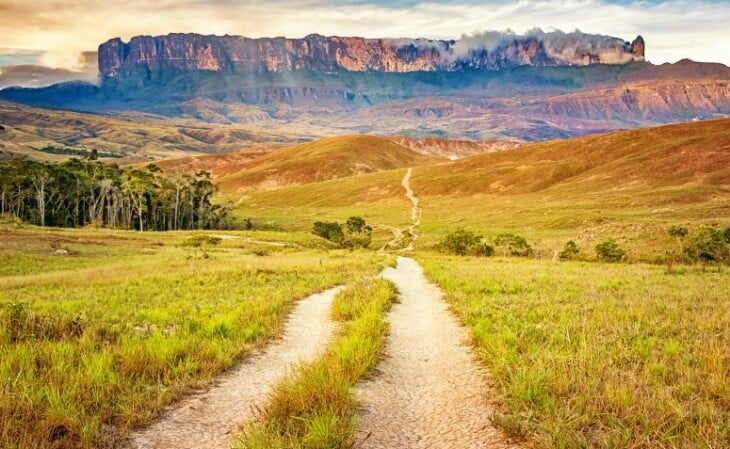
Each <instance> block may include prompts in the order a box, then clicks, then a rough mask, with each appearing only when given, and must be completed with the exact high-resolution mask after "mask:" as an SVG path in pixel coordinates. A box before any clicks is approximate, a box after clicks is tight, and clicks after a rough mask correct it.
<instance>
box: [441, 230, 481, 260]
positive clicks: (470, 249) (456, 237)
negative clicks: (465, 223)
mask: <svg viewBox="0 0 730 449" xmlns="http://www.w3.org/2000/svg"><path fill="white" fill-rule="evenodd" d="M438 248H439V250H440V251H442V252H445V253H451V254H456V255H459V256H467V255H468V256H484V257H489V256H492V255H493V254H494V248H493V247H491V246H490V245H488V244H487V243H486V242H485V241H484V239H483V238H482V237H481V236H479V235H476V234H474V233H473V232H471V231H467V230H466V229H462V228H459V229H456V230H455V231H453V232H451V233H450V234H449V235H447V236H446V237H444V239H443V240H441V242H440V243H439V245H438Z"/></svg>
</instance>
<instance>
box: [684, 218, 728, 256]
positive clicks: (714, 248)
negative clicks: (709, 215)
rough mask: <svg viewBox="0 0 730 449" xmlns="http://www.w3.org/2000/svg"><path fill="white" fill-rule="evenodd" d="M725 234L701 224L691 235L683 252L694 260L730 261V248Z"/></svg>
mask: <svg viewBox="0 0 730 449" xmlns="http://www.w3.org/2000/svg"><path fill="white" fill-rule="evenodd" d="M725 234H726V233H725V232H724V231H721V230H719V229H715V228H713V227H711V226H703V227H701V228H699V229H697V231H696V232H695V233H694V234H693V235H692V238H691V239H690V241H689V242H688V244H687V248H685V249H684V252H685V254H686V255H687V257H688V258H689V259H690V260H693V261H695V262H704V263H709V262H717V263H730V250H729V249H728V243H727V240H726V238H725V237H726V236H725Z"/></svg>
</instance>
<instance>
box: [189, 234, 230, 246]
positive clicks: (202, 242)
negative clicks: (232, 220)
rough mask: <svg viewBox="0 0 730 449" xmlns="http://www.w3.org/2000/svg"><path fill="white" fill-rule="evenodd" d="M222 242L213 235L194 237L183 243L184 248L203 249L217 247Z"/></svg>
mask: <svg viewBox="0 0 730 449" xmlns="http://www.w3.org/2000/svg"><path fill="white" fill-rule="evenodd" d="M220 242H221V238H220V237H215V236H212V235H194V236H192V237H188V238H186V239H185V241H183V243H182V246H187V247H192V248H201V247H203V246H216V245H217V244H219V243H220Z"/></svg>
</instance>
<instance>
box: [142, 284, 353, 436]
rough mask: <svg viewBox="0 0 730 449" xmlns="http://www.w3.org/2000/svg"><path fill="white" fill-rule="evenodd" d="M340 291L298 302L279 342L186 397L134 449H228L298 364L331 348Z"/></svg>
mask: <svg viewBox="0 0 730 449" xmlns="http://www.w3.org/2000/svg"><path fill="white" fill-rule="evenodd" d="M337 291H339V288H333V289H330V290H327V291H325V292H322V293H319V294H315V295H312V296H309V297H308V298H306V299H303V300H301V301H299V302H298V303H297V305H296V306H295V308H294V310H293V311H292V313H291V315H290V317H289V320H288V322H287V326H286V331H285V332H284V336H283V338H282V339H281V340H278V341H276V342H273V343H272V344H271V345H269V346H268V347H267V348H265V349H264V350H263V351H262V352H261V353H260V354H256V355H252V356H251V357H249V358H247V359H246V360H245V361H244V363H242V364H241V365H240V366H239V367H238V368H235V369H234V370H233V371H231V372H230V373H227V374H224V375H223V376H221V378H220V379H219V380H218V381H217V382H216V383H215V385H214V386H213V387H211V388H210V389H209V390H208V391H206V392H203V393H201V394H195V395H192V396H190V397H187V398H185V399H183V400H182V401H180V402H179V403H177V404H175V406H174V407H173V408H171V409H170V410H168V411H166V412H165V413H164V415H163V416H162V418H161V419H160V420H158V421H157V422H155V423H153V424H152V425H151V426H150V427H148V428H146V429H144V430H142V431H140V432H138V433H136V434H133V435H132V436H131V439H130V446H131V447H132V448H140V449H141V448H144V449H152V448H159V449H163V448H164V449H183V448H186V449H187V448H190V449H193V448H195V449H209V448H225V449H228V448H230V441H229V433H230V432H231V431H232V430H235V429H236V428H238V427H239V425H240V424H242V423H243V422H245V421H247V420H249V419H251V418H252V417H253V414H254V410H255V407H257V406H261V405H262V403H263V402H264V401H265V399H266V395H267V393H268V392H269V391H270V389H271V388H272V387H273V386H274V385H275V384H276V383H277V382H278V381H279V380H281V378H282V377H283V376H284V375H286V374H287V373H288V372H289V369H290V367H291V366H292V365H293V364H294V363H296V362H298V361H309V360H313V359H314V358H315V357H316V355H317V354H318V353H319V352H320V351H321V350H322V349H323V348H325V347H326V346H327V341H328V340H329V339H330V337H331V336H332V333H333V331H334V324H333V323H332V322H331V321H330V319H329V311H330V305H331V304H332V299H333V298H334V296H335V294H336V293H337Z"/></svg>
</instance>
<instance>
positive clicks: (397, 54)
mask: <svg viewBox="0 0 730 449" xmlns="http://www.w3.org/2000/svg"><path fill="white" fill-rule="evenodd" d="M643 60H644V40H643V39H642V38H641V36H639V37H637V38H636V39H635V40H634V41H633V42H631V43H629V42H625V41H624V40H622V39H619V38H615V37H609V36H600V35H593V34H584V33H579V32H575V33H567V34H566V33H562V32H552V33H542V32H539V33H533V34H528V35H525V36H519V35H514V34H504V33H485V34H484V35H481V36H469V37H466V36H465V37H463V38H462V39H460V40H448V41H445V40H430V39H365V38H361V37H339V36H329V37H328V36H321V35H319V34H310V35H309V36H306V37H305V38H303V39H286V38H283V37H277V38H261V39H250V38H247V37H243V36H202V35H199V34H179V33H178V34H168V35H166V36H156V37H152V36H137V37H134V38H132V39H131V40H130V41H129V43H125V42H123V41H122V40H121V39H119V38H116V39H112V40H110V41H108V42H106V43H104V44H102V45H101V46H100V47H99V71H100V73H101V75H102V77H104V78H114V77H120V76H122V77H124V76H136V75H139V74H140V73H147V74H152V73H156V72H161V71H166V70H208V71H227V72H288V71H312V72H318V73H325V74H327V73H334V72H338V71H343V70H344V71H349V72H367V71H374V72H398V73H402V72H419V71H422V72H434V71H459V70H465V69H487V70H499V69H503V68H507V67H516V66H522V65H530V66H562V65H579V66H583V65H590V64H625V63H628V62H633V61H643Z"/></svg>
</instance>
